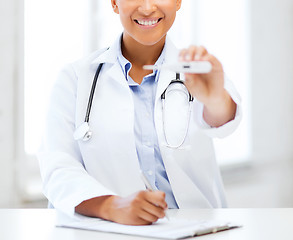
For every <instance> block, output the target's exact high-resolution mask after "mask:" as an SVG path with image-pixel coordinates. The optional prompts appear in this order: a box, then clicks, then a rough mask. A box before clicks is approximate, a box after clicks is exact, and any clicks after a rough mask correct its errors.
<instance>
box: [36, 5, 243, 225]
mask: <svg viewBox="0 0 293 240" xmlns="http://www.w3.org/2000/svg"><path fill="white" fill-rule="evenodd" d="M181 1H182V0H111V3H112V7H113V10H114V12H115V13H117V14H119V15H120V20H121V23H122V25H123V27H124V31H123V34H122V35H121V36H120V37H119V38H118V39H117V40H116V41H115V42H114V43H113V45H112V46H110V47H109V48H108V49H104V50H101V51H97V52H95V53H93V54H92V55H91V56H89V57H87V58H85V59H82V60H79V61H77V62H75V63H73V64H71V65H69V66H68V67H67V68H65V69H64V70H63V71H62V72H61V73H60V76H59V79H58V81H57V82H56V84H55V86H54V88H53V91H52V97H51V102H50V107H49V111H48V117H47V125H46V133H45V137H44V141H43V144H42V148H41V151H40V152H39V154H38V155H39V156H38V157H39V160H40V168H41V175H42V178H43V188H44V194H45V195H46V197H47V198H48V199H49V202H50V205H51V207H54V208H56V209H59V210H60V211H63V212H64V213H67V214H69V215H73V214H75V213H79V214H83V215H87V216H93V217H99V218H103V219H107V220H110V221H114V222H118V223H122V224H130V225H140V224H150V223H152V222H155V221H157V220H158V219H159V218H163V217H164V216H165V210H166V209H167V208H217V207H225V206H226V203H225V196H224V191H223V186H222V181H221V176H220V173H219V169H218V166H217V163H216V160H215V155H214V150H213V145H212V139H211V138H212V137H224V136H226V135H228V134H230V133H231V132H232V131H233V130H234V129H235V128H236V127H237V125H238V123H239V121H240V116H239V112H240V111H239V105H238V104H239V97H238V95H237V93H236V92H235V90H234V88H233V86H232V84H231V83H230V82H229V81H228V80H226V79H225V77H224V73H223V68H222V65H221V63H220V62H219V61H218V60H217V59H216V58H215V57H214V56H213V55H211V54H209V53H208V52H207V50H206V49H205V48H204V47H198V46H191V47H189V48H187V49H184V50H181V51H178V50H177V49H176V48H175V46H174V45H173V44H172V42H171V41H170V40H169V38H168V37H167V32H168V30H169V29H170V28H171V26H172V24H173V22H174V20H175V16H176V12H177V11H178V10H179V9H180V7H181ZM175 60H177V61H178V60H179V61H187V62H192V61H209V62H210V63H211V65H212V71H211V72H210V73H207V74H190V73H189V74H181V75H180V78H181V79H184V80H185V81H184V84H180V83H177V84H170V82H171V81H172V80H174V79H175V78H176V79H177V78H179V75H178V74H176V72H174V71H172V69H171V70H168V69H162V70H145V69H143V66H144V65H153V64H156V65H161V64H168V63H172V62H174V61H175ZM101 63H103V65H102V68H101V69H100V73H99V74H98V77H97V84H96V87H95V89H94V95H93V99H92V105H91V109H90V119H89V121H88V122H86V125H87V126H88V125H89V126H90V130H91V132H92V136H91V138H90V139H89V140H88V141H83V139H80V138H79V137H78V136H76V134H77V135H78V134H80V133H78V131H80V126H83V124H84V116H85V114H86V109H87V107H88V105H89V103H88V102H89V94H90V91H91V89H92V83H93V78H94V76H95V74H96V71H97V68H98V67H99V66H101V65H100V64H101ZM185 86H186V88H187V89H186V88H185ZM166 89H167V90H166ZM165 90H166V92H165V94H166V96H165V99H163V98H162V97H161V96H162V93H164V91H165ZM188 92H189V93H188ZM189 94H190V95H191V96H193V97H194V99H193V97H191V96H189ZM186 95H188V96H189V98H188V97H187V98H186ZM73 136H75V138H77V140H75V139H74V137H73ZM141 172H142V173H143V174H144V175H145V176H146V178H147V179H148V181H149V182H150V184H151V185H152V188H154V189H156V191H149V190H146V188H145V184H144V182H143V181H142V179H141V176H140V174H141Z"/></svg>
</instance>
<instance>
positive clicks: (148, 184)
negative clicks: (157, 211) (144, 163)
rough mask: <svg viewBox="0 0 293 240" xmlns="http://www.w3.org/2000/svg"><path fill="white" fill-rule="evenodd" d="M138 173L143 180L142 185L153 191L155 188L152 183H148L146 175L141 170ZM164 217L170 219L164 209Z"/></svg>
mask: <svg viewBox="0 0 293 240" xmlns="http://www.w3.org/2000/svg"><path fill="white" fill-rule="evenodd" d="M140 175H141V178H142V181H143V182H144V185H145V186H146V188H147V189H148V190H150V191H152V192H153V191H155V190H154V189H153V187H152V185H151V184H150V182H149V181H148V179H147V177H146V176H145V175H144V173H143V172H142V171H141V172H140ZM165 217H166V218H167V219H168V220H170V219H169V216H168V215H167V213H166V211H165Z"/></svg>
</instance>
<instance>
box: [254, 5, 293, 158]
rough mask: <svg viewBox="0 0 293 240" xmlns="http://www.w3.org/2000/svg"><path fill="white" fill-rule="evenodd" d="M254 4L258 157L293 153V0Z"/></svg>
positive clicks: (255, 144) (278, 156)
mask: <svg viewBox="0 0 293 240" xmlns="http://www.w3.org/2000/svg"><path fill="white" fill-rule="evenodd" d="M250 2H251V3H250V4H251V70H252V72H251V96H252V99H251V108H252V136H253V138H252V141H253V142H252V147H253V149H252V150H253V157H254V159H262V160H266V159H270V160H271V159H273V158H274V159H280V158H286V157H287V158H288V157H290V158H291V159H292V156H293V94H292V91H293V1H292V0H271V1H269V2H268V1H266V0H257V1H253V0H251V1H250Z"/></svg>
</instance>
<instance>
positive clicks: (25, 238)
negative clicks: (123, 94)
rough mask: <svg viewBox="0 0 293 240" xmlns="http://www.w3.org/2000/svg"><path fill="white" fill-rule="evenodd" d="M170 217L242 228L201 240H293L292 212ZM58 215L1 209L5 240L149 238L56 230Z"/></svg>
mask: <svg viewBox="0 0 293 240" xmlns="http://www.w3.org/2000/svg"><path fill="white" fill-rule="evenodd" d="M170 216H171V217H172V216H176V217H178V218H187V219H197V220H200V219H218V220H226V221H234V222H237V223H240V224H242V225H243V227H242V228H239V229H232V230H229V231H224V232H219V233H216V234H211V235H205V236H201V237H195V239H199V240H292V239H293V209H285V208H284V209H216V210H207V209H201V210H195V209H193V210H172V211H170ZM55 217H56V213H55V211H54V210H48V209H0V239H3V240H35V239H38V240H46V239H50V240H99V239H102V240H108V239H111V240H113V239H119V240H120V239H130V240H131V239H148V240H149V239H150V238H141V237H137V236H127V235H119V234H111V233H100V232H92V231H86V230H77V229H68V228H57V227H55Z"/></svg>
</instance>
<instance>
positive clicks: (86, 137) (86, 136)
mask: <svg viewBox="0 0 293 240" xmlns="http://www.w3.org/2000/svg"><path fill="white" fill-rule="evenodd" d="M103 65H104V63H100V64H99V66H98V68H97V70H96V73H95V76H94V80H93V83H92V87H91V91H90V95H89V99H88V104H87V110H86V115H85V119H84V124H83V125H81V126H83V127H84V128H85V129H87V130H86V132H85V133H84V134H81V135H82V136H81V135H80V136H81V137H82V139H83V141H88V140H89V139H90V138H91V136H92V132H91V131H90V127H89V120H90V114H91V108H92V104H93V99H94V94H95V90H96V85H97V82H98V78H99V75H100V72H101V70H102V67H103ZM174 83H179V84H183V85H184V83H183V81H182V80H180V74H179V73H176V79H175V80H172V81H171V82H170V84H169V85H168V87H169V86H170V85H171V84H174ZM168 87H167V88H166V89H165V91H164V92H163V93H162V94H161V100H162V108H163V109H162V110H163V132H164V136H165V141H166V143H167V146H168V147H170V148H174V149H176V148H180V147H181V146H182V145H183V143H184V142H185V139H186V137H187V133H188V128H189V122H190V115H191V106H192V104H191V103H192V102H193V96H192V95H191V94H190V93H189V92H188V90H187V89H186V91H187V92H188V94H189V113H188V119H187V121H188V122H187V125H186V130H185V135H184V138H183V140H182V141H181V142H180V144H178V145H171V144H169V142H168V139H167V136H166V131H165V130H166V129H165V98H166V95H165V94H166V90H167V89H168ZM78 135H79V134H78ZM75 139H76V140H77V139H79V137H75Z"/></svg>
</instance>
